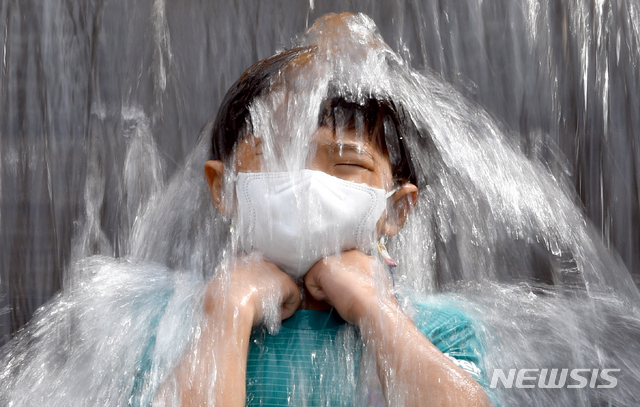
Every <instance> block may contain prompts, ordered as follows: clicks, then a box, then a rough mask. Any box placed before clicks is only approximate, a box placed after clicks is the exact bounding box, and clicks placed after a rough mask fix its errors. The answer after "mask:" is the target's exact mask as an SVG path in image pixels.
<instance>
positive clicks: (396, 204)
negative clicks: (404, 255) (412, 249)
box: [384, 182, 418, 236]
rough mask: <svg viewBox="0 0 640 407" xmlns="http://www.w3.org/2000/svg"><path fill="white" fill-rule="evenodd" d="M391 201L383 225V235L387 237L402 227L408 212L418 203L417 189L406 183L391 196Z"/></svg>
mask: <svg viewBox="0 0 640 407" xmlns="http://www.w3.org/2000/svg"><path fill="white" fill-rule="evenodd" d="M391 200H392V201H393V203H392V204H391V208H389V211H388V213H387V220H386V222H385V225H384V234H385V235H387V236H394V235H396V234H397V233H398V232H400V229H402V227H403V226H404V223H405V222H406V221H407V217H408V216H409V212H410V211H411V209H412V208H413V207H414V206H415V205H416V203H417V202H418V187H416V186H415V185H413V184H412V183H410V182H407V183H405V184H403V185H402V186H401V187H400V188H399V189H398V190H397V191H396V192H394V194H393V195H391Z"/></svg>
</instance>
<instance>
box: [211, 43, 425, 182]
mask: <svg viewBox="0 0 640 407" xmlns="http://www.w3.org/2000/svg"><path fill="white" fill-rule="evenodd" d="M308 52H313V48H311V47H305V48H293V49H290V50H287V51H284V52H281V53H279V54H276V55H273V56H271V57H269V58H266V59H264V60H262V61H260V62H258V63H256V64H255V65H253V66H251V67H250V68H249V69H248V70H247V71H246V72H245V73H244V74H243V75H242V76H241V77H240V79H238V80H237V81H236V82H235V83H234V84H233V85H232V86H231V88H230V89H229V91H228V92H227V94H226V95H225V97H224V99H223V101H222V104H221V105H220V109H219V110H218V115H217V117H216V120H215V122H214V125H213V128H212V132H211V156H210V158H211V159H212V160H222V161H226V160H227V159H228V158H229V157H230V156H231V155H232V154H233V150H234V148H235V146H236V144H237V143H238V142H239V141H241V140H242V138H243V137H244V136H245V135H247V134H251V132H252V128H251V122H250V115H249V108H250V106H251V104H252V103H253V101H254V100H255V99H256V98H258V97H260V96H262V95H263V94H264V93H265V92H267V91H268V89H269V87H270V85H271V80H272V79H273V77H274V75H277V74H278V73H280V72H282V71H283V70H284V69H285V68H286V67H287V65H288V64H289V63H290V62H291V61H292V60H293V59H295V58H296V57H298V56H299V55H301V54H304V53H308ZM318 125H319V126H332V127H333V129H334V131H335V130H336V129H338V128H343V127H346V128H357V129H366V130H367V131H368V133H369V137H370V140H371V139H374V138H375V141H376V142H377V143H378V145H379V146H380V147H381V148H382V151H383V152H384V153H386V154H388V156H389V160H390V162H391V167H392V172H393V177H394V180H395V181H396V182H398V183H402V182H412V183H414V184H417V182H416V176H415V171H414V168H413V166H412V163H411V159H410V158H411V157H410V156H409V154H408V150H407V148H406V138H407V137H408V136H409V135H410V133H413V132H417V130H416V128H415V125H414V124H413V121H412V120H411V118H410V117H409V115H408V113H407V112H406V111H405V109H404V108H402V106H401V105H399V104H398V103H395V102H394V101H392V100H391V98H389V97H382V96H377V95H368V96H366V97H360V98H353V97H351V96H350V95H348V94H344V92H340V91H339V90H338V89H337V87H335V86H330V87H329V92H328V95H327V98H326V99H325V101H324V102H323V103H322V105H321V106H320V114H319V116H318Z"/></svg>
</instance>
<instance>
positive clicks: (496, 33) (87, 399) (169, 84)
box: [0, 0, 640, 406]
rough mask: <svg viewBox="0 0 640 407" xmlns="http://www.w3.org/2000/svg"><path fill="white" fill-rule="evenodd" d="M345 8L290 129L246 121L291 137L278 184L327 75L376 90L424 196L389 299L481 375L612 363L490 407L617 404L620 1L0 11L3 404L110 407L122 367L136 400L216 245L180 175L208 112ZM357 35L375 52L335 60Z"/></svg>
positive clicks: (119, 5) (622, 332)
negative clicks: (477, 329) (345, 26)
mask: <svg viewBox="0 0 640 407" xmlns="http://www.w3.org/2000/svg"><path fill="white" fill-rule="evenodd" d="M343 10H347V11H362V12H364V13H366V14H367V15H369V16H370V17H371V19H372V21H371V20H368V19H367V18H364V17H362V18H361V20H359V23H358V25H357V26H358V27H360V28H362V29H361V30H360V31H358V30H355V31H354V33H353V34H352V37H351V38H350V39H347V38H345V39H343V40H342V41H339V42H336V43H335V44H333V45H334V46H333V47H328V49H333V50H335V51H333V52H335V54H331V55H332V57H331V58H327V61H329V62H327V63H326V64H324V65H323V64H319V65H318V67H317V68H315V69H314V70H313V71H312V74H311V75H310V76H309V77H306V78H305V79H304V80H300V81H298V82H296V83H295V86H297V88H296V89H297V92H298V93H297V94H298V95H299V99H295V100H293V101H289V102H287V103H289V108H290V110H289V113H290V119H289V120H286V121H284V122H277V121H275V120H274V119H273V118H274V117H275V116H276V113H277V109H274V106H275V107H277V106H278V104H279V103H280V104H281V103H282V101H281V100H280V99H278V96H277V92H276V93H274V96H273V97H272V99H266V100H265V101H264V103H263V104H258V105H256V106H254V107H253V110H252V112H251V114H252V120H253V123H254V126H255V127H256V129H259V130H260V134H263V135H264V138H265V140H267V141H269V140H272V144H271V145H275V144H277V137H278V134H298V135H302V136H300V137H298V138H297V139H295V141H294V144H293V148H291V149H290V150H289V151H288V154H289V158H288V159H285V160H284V161H281V162H284V163H285V164H283V165H284V166H285V167H286V169H288V170H290V169H295V168H296V166H297V167H299V166H300V165H301V162H303V161H304V160H303V159H301V158H303V157H304V154H305V153H306V146H307V143H306V139H305V138H304V135H305V134H308V129H309V128H310V123H309V120H308V118H309V117H312V118H315V117H317V114H316V115H314V113H316V112H317V109H318V108H319V106H320V103H321V101H322V97H323V96H324V95H325V94H326V89H327V87H328V86H329V82H330V81H337V82H338V83H343V84H345V86H346V87H347V88H349V89H348V90H349V92H350V93H357V92H358V90H362V89H367V90H371V89H375V91H376V92H377V93H381V94H387V95H392V96H393V98H394V100H397V101H399V102H401V103H402V105H403V106H405V108H406V109H407V111H408V112H409V113H410V115H411V117H412V118H413V120H414V121H415V123H416V126H417V128H418V130H419V134H414V135H412V136H411V137H408V141H407V142H408V146H409V151H410V156H411V157H412V160H413V162H414V163H415V165H416V167H417V168H418V178H419V181H420V184H421V185H420V186H421V187H422V188H421V192H420V204H419V206H418V207H417V208H416V211H414V213H413V214H412V216H411V218H410V220H409V222H408V223H407V225H406V226H405V228H404V230H403V231H402V232H401V234H400V235H399V236H398V237H396V238H395V239H393V240H391V241H390V242H389V245H388V247H389V250H390V252H391V253H392V254H393V256H394V258H396V259H397V260H398V262H399V263H400V265H401V266H400V267H399V268H398V272H397V274H396V276H395V279H396V281H397V284H398V286H399V287H402V289H405V290H410V291H412V292H419V293H422V294H432V293H435V292H444V293H445V294H441V295H445V296H446V298H448V299H454V300H457V301H459V302H460V303H461V304H463V307H464V309H465V311H466V312H468V313H469V314H471V315H474V316H477V317H478V318H479V319H480V320H482V321H483V322H484V325H483V326H484V328H483V330H482V332H481V335H482V337H483V339H484V340H485V341H486V343H487V358H486V366H485V368H486V370H487V372H492V371H493V370H494V369H503V370H505V371H507V370H508V369H511V368H518V369H522V368H538V369H542V368H547V369H552V368H569V369H572V368H584V369H591V370H592V369H600V370H602V369H606V368H612V369H620V372H619V373H616V378H617V383H618V384H617V386H616V387H615V388H612V389H607V388H598V386H597V385H602V384H603V382H602V380H600V379H599V381H598V382H597V383H596V382H594V385H593V386H587V387H586V388H585V389H582V390H577V389H570V388H563V389H542V388H532V389H515V388H513V389H499V390H498V391H497V394H498V395H497V397H498V398H499V399H500V400H501V402H502V404H503V405H514V406H515V405H620V406H625V405H633V404H635V403H637V399H638V396H637V394H636V393H637V390H636V389H637V388H639V386H640V383H638V381H639V379H638V378H639V377H640V358H639V357H638V355H639V354H640V345H638V343H639V342H638V339H639V338H640V310H639V309H638V304H640V303H639V300H640V294H639V292H638V289H637V287H636V284H635V283H634V278H635V279H636V281H637V279H638V276H639V275H640V274H639V273H640V249H639V248H640V227H638V226H640V209H639V202H640V197H639V195H638V194H639V192H638V191H640V181H639V180H640V160H639V158H640V143H639V142H638V140H639V139H638V130H637V129H638V126H639V125H640V123H639V121H640V116H639V115H638V114H637V112H638V111H640V88H639V87H640V64H639V62H640V61H639V58H640V52H639V49H640V47H639V46H640V42H639V40H640V4H639V3H638V2H637V1H634V0H628V1H597V2H587V1H578V0H564V1H555V2H552V1H533V0H520V1H507V0H504V1H502V0H500V1H498V0H492V1H487V0H485V1H477V0H476V1H474V0H468V1H460V2H456V3H455V4H453V3H452V4H444V3H442V2H422V3H420V2H414V1H404V2H396V3H387V2H376V3H371V2H344V3H341V2H322V4H319V2H318V3H316V2H313V1H312V2H311V3H309V4H306V3H299V2H296V3H295V4H294V3H293V2H284V1H282V2H276V3H266V2H261V1H253V2H251V1H247V2H242V3H240V4H232V3H230V2H229V3H228V4H227V3H197V2H189V3H188V4H182V3H180V4H178V3H172V2H165V1H162V0H155V1H133V0H131V1H125V0H123V1H96V2H82V1H76V2H74V1H61V0H60V1H57V0H56V1H49V2H45V3H43V4H40V3H39V2H30V1H24V0H20V1H11V0H9V1H5V2H2V3H1V4H0V16H1V19H0V21H2V28H3V29H2V30H0V42H1V43H2V57H3V58H2V70H1V76H0V79H1V80H0V95H1V97H2V99H1V100H0V103H1V104H2V105H1V106H2V107H1V110H0V115H1V116H0V117H1V118H2V119H1V120H0V137H1V139H2V150H1V151H0V168H1V170H2V172H1V173H0V197H1V207H0V231H1V234H0V239H1V240H0V241H1V242H2V245H1V247H2V248H1V249H0V250H1V251H0V287H1V290H0V335H2V338H3V339H2V341H1V342H0V343H4V342H7V345H6V346H5V347H4V348H2V356H1V357H2V361H3V363H2V364H0V388H2V389H3V391H2V392H0V393H1V394H2V395H0V402H2V404H8V402H9V401H13V402H15V403H16V404H17V405H33V404H34V403H36V402H45V404H51V405H54V404H60V405H85V404H87V405H89V404H91V405H93V404H101V403H105V404H109V405H123V404H127V402H128V400H129V397H131V394H133V393H136V391H138V390H135V386H136V383H137V382H136V378H138V376H137V375H139V374H142V373H139V372H142V371H146V372H148V373H145V374H149V375H151V376H152V377H151V379H149V380H147V381H146V383H148V384H147V385H146V386H147V387H145V388H144V389H141V390H139V391H138V393H136V394H140V397H142V401H148V400H149V398H150V397H151V396H152V394H153V392H154V391H155V389H156V388H157V386H158V384H159V382H161V381H162V380H164V379H166V377H167V371H168V370H170V367H171V366H172V365H173V364H175V362H176V360H178V359H179V357H180V355H181V354H182V352H183V351H184V349H185V348H186V347H187V346H188V344H189V343H190V341H191V338H192V337H193V335H194V332H197V328H196V325H197V321H198V320H199V316H200V314H199V312H200V311H199V309H198V306H197V304H198V301H199V299H200V296H201V295H202V289H203V284H204V281H205V280H206V279H207V278H208V277H210V276H211V275H212V274H213V273H214V271H215V269H216V265H217V264H219V263H220V261H221V259H223V258H226V257H228V256H230V254H231V253H232V252H233V250H234V247H233V245H232V244H233V242H234V236H233V233H234V232H233V230H231V232H230V229H229V222H228V219H224V218H222V217H221V216H220V215H219V214H218V213H217V212H216V211H215V209H214V208H213V207H212V205H211V203H210V196H209V191H208V189H207V188H206V184H205V183H204V177H203V175H202V165H203V163H204V161H205V160H206V159H207V157H208V151H209V148H210V144H209V143H210V141H209V140H208V137H207V133H208V132H210V131H211V126H212V122H211V119H212V116H213V115H214V114H215V111H216V109H217V107H218V105H219V103H220V101H221V100H222V97H223V96H224V93H225V92H226V90H227V89H228V88H229V86H230V85H231V84H232V83H233V82H234V81H235V79H236V78H237V77H238V76H239V75H240V74H241V73H242V72H243V71H244V69H246V68H247V67H248V66H249V65H251V64H252V63H254V62H255V61H257V60H259V59H262V58H264V57H267V56H269V55H271V54H273V53H274V52H275V51H276V50H280V49H283V48H289V47H291V46H292V44H305V42H306V41H310V40H309V39H308V38H306V37H303V36H300V35H299V34H300V33H302V32H304V30H305V29H306V28H307V27H308V26H310V25H311V24H312V23H313V21H314V19H315V18H316V17H318V16H321V15H323V14H324V13H326V12H328V11H343ZM373 22H375V24H376V25H377V26H378V29H379V30H380V33H381V35H382V37H383V38H384V39H385V40H386V42H387V43H388V44H389V46H390V47H391V49H393V50H394V51H391V50H387V49H385V48H384V47H383V46H376V47H374V48H375V52H372V53H371V54H370V57H371V58H372V59H367V60H362V59H359V58H356V57H353V58H350V57H349V55H351V53H355V54H356V55H361V54H358V47H359V46H362V44H363V43H364V44H367V46H368V45H369V43H367V42H366V41H360V42H358V38H360V37H358V35H364V36H365V38H370V37H367V36H368V35H373V34H370V31H369V30H372V29H373V28H372V24H373ZM363 33H364V34H363ZM296 35H298V36H297V37H296ZM292 38H294V39H293V40H292ZM373 38H376V39H375V41H378V39H377V37H375V36H374V37H373ZM375 41H374V42H375ZM365 48H366V47H365ZM367 49H368V48H367ZM367 52H368V51H367ZM381 61H383V62H384V63H383V62H381ZM291 109H294V110H291ZM291 118H295V119H291ZM275 122H277V123H282V124H279V125H274V124H273V123H275ZM205 123H206V124H205ZM278 126H280V127H278ZM199 135H200V137H199ZM267 144H268V145H269V143H267ZM269 154H276V152H275V149H274V150H267V155H269ZM230 237H231V239H230ZM230 242H231V243H230ZM47 301H49V302H48V303H47V304H46V305H45V306H44V307H43V308H41V309H40V310H38V311H37V313H36V316H35V317H33V319H32V316H33V314H34V312H35V310H36V309H38V307H40V306H41V305H42V304H45V303H46V302H47ZM159 304H161V306H159ZM30 319H31V322H30V323H29V324H28V325H27V326H26V329H23V330H22V331H19V329H20V327H22V326H23V325H24V324H25V323H26V322H27V321H29V320H30ZM276 325H277V324H276ZM16 332H18V334H17V339H14V340H13V341H10V342H9V338H10V337H11V336H12V335H14V334H15V333H16ZM155 333H157V335H156V336H155V338H154V339H152V338H153V336H154V334H155ZM150 340H154V341H156V342H155V343H156V347H155V349H154V350H153V354H152V355H147V354H146V353H145V352H147V350H145V349H146V348H145V346H144V344H146V343H149V341H150ZM141 360H151V361H152V367H151V368H150V370H145V369H143V368H142V367H141V366H140V363H141V362H140V361H141ZM5 365H6V366H5ZM87 366H92V368H91V369H90V371H87V370H86V369H87ZM83 369H84V370H83ZM79 371H81V372H84V374H82V375H79V374H78V372H79ZM131 372H133V374H132V373H131ZM126 373H128V374H126ZM80 376H81V377H80ZM489 379H491V374H489ZM27 383H29V384H28V385H27ZM604 384H606V383H604ZM26 387H28V388H29V391H28V392H25V391H24V389H25V388H26ZM134 390H135V391H134ZM52 397H53V398H52Z"/></svg>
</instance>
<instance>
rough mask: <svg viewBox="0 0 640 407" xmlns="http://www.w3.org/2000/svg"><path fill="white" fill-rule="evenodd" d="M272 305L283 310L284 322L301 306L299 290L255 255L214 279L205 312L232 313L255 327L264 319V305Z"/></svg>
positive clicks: (286, 276)
mask: <svg viewBox="0 0 640 407" xmlns="http://www.w3.org/2000/svg"><path fill="white" fill-rule="evenodd" d="M270 302H271V305H272V306H281V307H282V308H281V309H282V313H281V317H282V319H286V318H289V317H290V316H291V315H293V313H294V312H295V311H296V310H297V309H298V306H299V305H300V289H299V288H298V285H297V284H296V283H295V282H294V281H293V279H292V278H291V277H289V276H288V275H287V274H286V273H285V272H284V271H282V270H280V268H278V266H276V265H275V264H273V263H270V262H268V261H266V260H264V259H263V258H262V257H261V256H260V255H259V254H256V253H253V254H250V255H248V256H242V257H238V258H236V259H234V260H233V262H232V263H231V264H229V265H228V267H226V268H223V269H222V270H221V271H220V273H219V274H218V275H217V276H216V277H214V278H213V279H212V280H211V282H210V283H209V286H208V287H207V292H206V294H205V313H206V314H207V315H209V316H214V314H215V316H217V317H219V316H221V314H226V315H230V314H233V315H235V316H236V317H237V318H240V321H241V322H242V321H250V322H251V326H255V325H257V324H259V323H260V322H261V321H262V319H263V317H264V315H263V311H264V306H263V305H264V304H269V303H270Z"/></svg>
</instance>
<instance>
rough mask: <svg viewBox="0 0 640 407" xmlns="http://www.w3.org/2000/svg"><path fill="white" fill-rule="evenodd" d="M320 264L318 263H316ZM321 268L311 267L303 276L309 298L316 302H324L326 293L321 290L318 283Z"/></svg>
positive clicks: (320, 285)
mask: <svg viewBox="0 0 640 407" xmlns="http://www.w3.org/2000/svg"><path fill="white" fill-rule="evenodd" d="M318 263H320V262H318ZM321 272H322V269H321V267H316V266H314V267H312V268H311V270H309V272H308V273H307V275H306V276H304V285H305V287H307V291H308V292H309V294H311V296H312V297H313V298H314V299H316V300H318V301H326V300H327V293H326V292H325V291H324V289H323V288H322V284H321V283H320V281H319V276H320V273H321Z"/></svg>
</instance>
